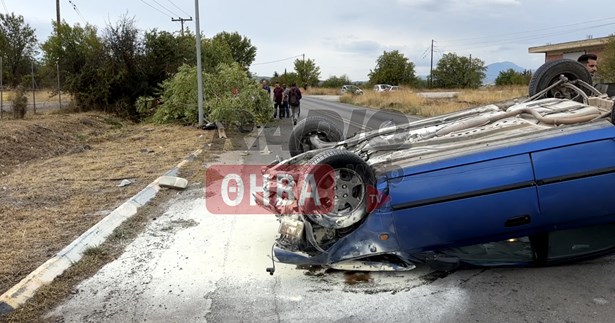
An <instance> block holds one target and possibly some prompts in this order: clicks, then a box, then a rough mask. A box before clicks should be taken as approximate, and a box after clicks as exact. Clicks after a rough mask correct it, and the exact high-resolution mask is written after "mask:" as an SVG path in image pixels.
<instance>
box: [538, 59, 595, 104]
mask: <svg viewBox="0 0 615 323" xmlns="http://www.w3.org/2000/svg"><path fill="white" fill-rule="evenodd" d="M562 74H563V75H564V76H566V77H567V78H568V80H570V81H574V80H582V81H584V82H586V83H588V84H591V83H592V76H591V74H589V71H587V69H586V68H585V66H583V64H581V63H579V62H577V61H573V60H570V59H560V60H557V61H553V62H548V63H545V64H543V65H542V66H540V67H539V68H538V69H537V70H536V72H535V73H534V75H532V79H531V80H530V85H529V95H530V97H531V96H534V95H535V94H537V93H539V92H540V91H542V90H544V89H546V88H548V87H549V86H550V85H552V84H553V83H555V82H557V81H558V80H559V77H560V75H562ZM581 89H583V88H581ZM583 91H584V92H586V93H587V94H590V93H591V92H589V91H588V90H586V89H583ZM573 92H574V91H572V90H570V89H567V88H564V87H560V86H556V87H554V88H553V89H551V90H549V91H548V92H547V93H545V95H544V96H543V97H546V98H562V99H572V98H573V97H574V96H576V95H573V94H574V93H573Z"/></svg>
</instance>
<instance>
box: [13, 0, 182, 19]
mask: <svg viewBox="0 0 615 323" xmlns="http://www.w3.org/2000/svg"><path fill="white" fill-rule="evenodd" d="M3 1H4V0H3ZM167 1H168V2H169V3H170V4H172V5H173V7H175V8H177V9H178V10H179V11H181V12H183V13H184V14H185V15H186V16H188V17H190V18H192V15H191V14H189V13H187V12H185V11H184V10H183V9H182V8H180V7H178V6H177V5H176V4H175V3H174V2H173V1H171V0H167Z"/></svg>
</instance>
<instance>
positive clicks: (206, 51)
mask: <svg viewBox="0 0 615 323" xmlns="http://www.w3.org/2000/svg"><path fill="white" fill-rule="evenodd" d="M202 42H203V45H202V46H201V62H202V63H203V72H205V73H210V74H215V73H216V71H217V68H218V65H219V64H227V65H228V64H232V63H233V62H234V60H233V53H232V50H231V47H230V46H229V44H228V43H227V42H226V41H225V40H224V39H222V38H215V39H213V38H212V39H202Z"/></svg>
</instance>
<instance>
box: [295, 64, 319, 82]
mask: <svg viewBox="0 0 615 323" xmlns="http://www.w3.org/2000/svg"><path fill="white" fill-rule="evenodd" d="M295 72H296V73H297V77H298V79H297V80H296V83H297V85H298V86H306V85H309V86H316V85H318V79H319V78H320V67H318V66H316V62H315V61H314V60H313V59H307V60H302V59H296V60H295Z"/></svg>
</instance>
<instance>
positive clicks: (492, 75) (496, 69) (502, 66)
mask: <svg viewBox="0 0 615 323" xmlns="http://www.w3.org/2000/svg"><path fill="white" fill-rule="evenodd" d="M509 68H512V69H513V70H514V71H516V72H523V71H524V70H526V69H525V68H523V67H521V66H519V65H517V64H515V63H513V62H498V63H493V64H489V65H487V71H485V79H483V84H492V83H495V79H496V78H497V77H498V75H500V72H502V71H506V70H508V69H509Z"/></svg>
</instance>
